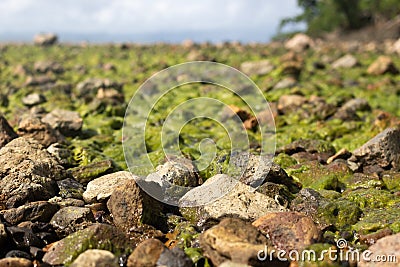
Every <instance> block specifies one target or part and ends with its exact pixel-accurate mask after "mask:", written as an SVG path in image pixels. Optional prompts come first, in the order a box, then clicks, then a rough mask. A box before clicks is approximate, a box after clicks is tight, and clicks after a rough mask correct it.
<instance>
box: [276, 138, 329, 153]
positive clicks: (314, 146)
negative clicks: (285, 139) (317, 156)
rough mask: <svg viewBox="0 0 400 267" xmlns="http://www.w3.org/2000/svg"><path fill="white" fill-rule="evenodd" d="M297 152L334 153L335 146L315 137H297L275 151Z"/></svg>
mask: <svg viewBox="0 0 400 267" xmlns="http://www.w3.org/2000/svg"><path fill="white" fill-rule="evenodd" d="M297 152H308V153H328V154H330V155H334V154H335V148H334V147H333V146H332V145H331V144H330V143H329V142H327V141H324V140H317V139H299V140H296V141H293V142H292V143H290V144H287V145H285V146H283V147H281V148H279V149H277V151H276V153H277V154H279V153H286V154H288V155H292V154H294V153H297Z"/></svg>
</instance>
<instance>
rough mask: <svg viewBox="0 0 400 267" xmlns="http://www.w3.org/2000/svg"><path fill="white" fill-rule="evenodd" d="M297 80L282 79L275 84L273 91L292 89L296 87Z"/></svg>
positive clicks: (290, 78) (291, 78)
mask: <svg viewBox="0 0 400 267" xmlns="http://www.w3.org/2000/svg"><path fill="white" fill-rule="evenodd" d="M296 84H297V80H296V79H295V78H293V77H284V78H282V80H280V81H279V82H278V83H277V84H275V85H274V87H273V89H274V90H278V89H285V88H292V87H294V86H296Z"/></svg>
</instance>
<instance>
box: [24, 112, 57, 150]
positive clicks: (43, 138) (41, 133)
mask: <svg viewBox="0 0 400 267" xmlns="http://www.w3.org/2000/svg"><path fill="white" fill-rule="evenodd" d="M17 133H18V134H19V135H20V136H23V137H27V138H33V139H35V140H36V141H38V142H39V143H40V144H41V145H43V146H45V147H48V146H50V145H51V144H54V143H62V142H63V141H64V137H63V136H62V135H61V134H60V133H59V132H58V131H56V130H54V129H53V128H52V127H51V126H50V125H49V124H47V123H45V122H42V121H41V120H40V119H39V118H37V117H34V116H29V117H27V118H24V119H22V120H21V121H20V123H19V124H18V131H17Z"/></svg>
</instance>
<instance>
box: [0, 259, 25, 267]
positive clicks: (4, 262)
mask: <svg viewBox="0 0 400 267" xmlns="http://www.w3.org/2000/svg"><path fill="white" fill-rule="evenodd" d="M0 267H33V263H32V262H31V261H30V260H27V259H24V258H4V259H0Z"/></svg>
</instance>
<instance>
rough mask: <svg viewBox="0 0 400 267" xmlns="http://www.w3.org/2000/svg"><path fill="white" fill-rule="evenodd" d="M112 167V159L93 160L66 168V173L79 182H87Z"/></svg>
mask: <svg viewBox="0 0 400 267" xmlns="http://www.w3.org/2000/svg"><path fill="white" fill-rule="evenodd" d="M112 169H113V162H112V160H109V159H107V160H102V161H98V162H93V163H90V164H88V165H85V166H79V167H75V168H71V169H68V173H69V174H70V175H71V176H72V177H73V178H74V179H75V180H77V181H78V182H80V183H81V184H87V183H88V182H90V181H91V180H93V179H95V178H98V177H99V176H100V175H102V174H105V173H107V172H109V171H110V170H112Z"/></svg>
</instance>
